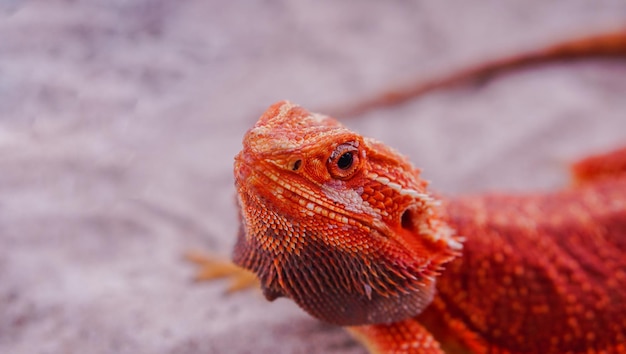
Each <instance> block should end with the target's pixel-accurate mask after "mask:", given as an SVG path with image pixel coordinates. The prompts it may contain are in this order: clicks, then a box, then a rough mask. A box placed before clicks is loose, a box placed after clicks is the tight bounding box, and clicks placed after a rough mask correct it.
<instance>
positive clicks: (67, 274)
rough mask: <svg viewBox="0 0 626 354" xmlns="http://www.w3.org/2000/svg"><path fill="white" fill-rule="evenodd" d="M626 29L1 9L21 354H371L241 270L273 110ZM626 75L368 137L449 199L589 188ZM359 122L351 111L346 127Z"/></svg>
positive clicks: (2, 334) (382, 17)
mask: <svg viewBox="0 0 626 354" xmlns="http://www.w3.org/2000/svg"><path fill="white" fill-rule="evenodd" d="M623 26H626V3H623V2H618V1H611V0H606V1H594V2H589V1H582V0H558V1H552V2H550V3H545V2H544V1H528V0H515V1H508V2H506V3H503V2H501V1H496V0H492V1H478V0H471V1H464V2H455V3H454V4H452V3H444V2H435V1H418V0H416V1H385V2H382V1H356V0H353V1H343V2H337V1H329V0H322V1H312V0H311V1H299V2H291V1H280V0H276V1H217V0H214V1H199V0H186V1H165V0H152V1H148V0H135V1H122V0H107V1H104V0H102V1H97V0H91V1H89V0H45V1H43V0H41V1H19V0H0V352H1V353H252V352H254V353H363V352H364V351H363V349H361V348H360V347H359V346H358V345H357V344H356V343H355V342H354V341H353V340H352V339H351V338H350V337H349V336H348V335H347V334H346V333H344V332H343V331H341V330H340V329H338V328H336V327H333V326H329V325H324V324H321V323H319V322H318V321H316V320H314V319H312V318H310V317H308V316H307V315H305V314H304V313H302V312H301V311H300V310H299V309H298V308H297V307H296V306H295V305H293V304H292V303H291V302H289V301H286V300H277V301H275V302H273V303H268V302H266V301H265V299H263V297H262V296H261V295H260V294H259V293H258V292H254V291H251V292H242V293H237V294H234V295H226V294H225V288H226V283H225V282H222V281H217V282H213V283H207V284H195V283H193V282H192V278H193V270H194V269H193V267H191V266H190V265H189V264H187V263H186V262H185V261H184V260H183V258H182V255H183V253H184V252H186V251H188V250H204V251H206V252H210V253H212V254H216V255H219V256H222V257H224V258H227V257H228V256H229V254H230V249H231V247H232V245H233V244H234V240H235V236H236V230H237V216H236V210H235V206H234V188H233V179H232V160H233V156H234V155H235V154H236V153H237V152H238V150H239V149H240V146H241V145H240V144H241V138H242V136H243V134H244V132H245V131H246V130H247V129H248V128H249V127H251V126H252V124H254V122H255V121H256V119H257V118H258V116H259V115H260V114H261V113H262V112H263V110H264V109H265V108H266V107H268V106H269V105H270V104H271V103H273V102H275V101H277V100H281V99H289V100H292V101H294V102H297V103H299V104H301V105H303V106H305V107H307V108H309V109H311V110H314V111H315V110H324V109H326V108H328V107H333V108H341V107H342V106H343V105H346V104H348V103H350V102H356V101H359V100H361V99H364V98H367V97H372V96H375V95H376V94H377V93H380V92H383V91H385V90H387V89H390V88H394V87H399V86H403V85H407V84H410V83H414V82H418V81H419V80H422V79H424V78H430V77H436V76H438V75H443V74H446V73H450V72H452V71H454V70H458V69H461V68H465V67H468V66H471V65H472V64H478V63H481V62H482V61H484V60H487V59H491V58H496V57H500V56H505V55H511V54H514V53H520V52H523V51H525V50H531V49H536V48H539V47H542V46H545V45H548V44H550V43H554V42H557V41H560V40H565V39H571V38H576V37H580V36H584V35H588V34H593V33H598V32H602V31H606V30H612V29H615V28H619V27H623ZM625 94H626V65H625V63H624V62H623V61H620V60H588V61H583V62H577V63H567V64H563V63H561V64H559V63H556V64H549V65H542V66H537V67H532V68H524V69H521V70H518V71H514V72H512V73H507V74H505V75H501V76H497V77H495V78H492V79H490V80H488V81H486V82H481V83H480V84H466V85H460V86H456V87H453V88H450V89H445V90H440V91H436V92H433V93H431V94H428V95H426V96H423V97H421V98H419V99H415V100H412V101H410V102H408V103H406V104H402V105H398V106H395V107H392V108H388V109H380V110H375V111H371V112H368V113H366V114H363V115H361V116H358V117H355V118H354V119H350V120H346V124H347V125H349V126H350V127H351V128H354V129H356V130H357V131H359V132H361V133H362V134H364V135H369V136H374V137H377V138H379V139H381V140H383V141H386V142H388V143H390V145H392V146H394V147H396V148H397V149H399V150H400V151H402V152H404V153H405V154H407V155H408V156H410V158H411V160H412V161H413V162H414V163H415V164H416V165H417V166H420V167H421V168H422V169H423V170H424V176H425V177H426V178H428V179H430V180H431V181H432V186H433V189H436V190H437V191H439V192H441V193H443V194H448V195H456V194H464V193H479V192H485V191H512V192H528V191H532V190H548V189H553V188H558V187H559V186H562V185H565V184H567V183H568V176H567V164H568V163H569V162H570V161H573V160H575V159H576V158H578V157H580V156H584V155H585V154H587V153H596V152H602V151H606V150H607V149H611V148H613V147H617V146H619V145H624V144H626V100H625V99H624V97H626V96H625ZM338 118H341V117H338Z"/></svg>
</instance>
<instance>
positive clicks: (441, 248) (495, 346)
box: [233, 102, 626, 353]
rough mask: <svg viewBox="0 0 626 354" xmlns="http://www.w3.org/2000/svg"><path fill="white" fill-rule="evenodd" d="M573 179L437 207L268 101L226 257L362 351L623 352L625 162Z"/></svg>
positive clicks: (373, 157) (387, 165) (586, 164)
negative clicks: (543, 189) (340, 330)
mask: <svg viewBox="0 0 626 354" xmlns="http://www.w3.org/2000/svg"><path fill="white" fill-rule="evenodd" d="M574 170H575V173H577V177H578V178H579V182H578V186H576V187H575V188H574V187H572V188H568V189H564V190H561V191H557V192H553V193H549V194H535V195H524V196H513V195H486V196H475V197H465V198H458V199H446V200H440V199H439V198H437V197H436V196H434V195H432V194H431V193H430V192H429V191H428V190H427V182H425V181H424V180H423V179H421V177H420V171H419V170H418V169H416V168H414V167H413V166H412V165H411V164H410V163H409V162H408V161H407V159H405V158H404V157H403V156H402V155H400V154H399V153H397V152H395V151H394V150H392V149H391V148H389V147H387V146H386V145H384V144H382V143H380V142H378V141H375V140H373V139H369V138H364V137H362V136H360V135H358V134H356V133H354V132H352V131H350V130H348V129H346V128H345V127H343V126H342V125H341V124H340V123H338V122H337V121H336V120H334V119H333V118H330V117H327V116H323V115H320V114H312V113H309V112H308V111H306V110H305V109H303V108H301V107H299V106H296V105H294V104H291V103H289V102H279V103H276V104H274V105H273V106H272V107H270V108H269V109H268V110H267V111H266V112H265V114H263V116H262V117H261V118H260V119H259V121H258V122H257V123H256V125H255V126H254V127H253V128H252V129H251V130H250V131H248V133H247V134H246V135H245V137H244V141H243V150H242V151H241V152H240V153H239V154H238V155H237V157H236V159H235V181H236V187H237V192H238V204H239V207H240V212H241V217H242V223H241V231H240V233H239V237H238V240H237V244H236V246H235V251H234V257H233V259H234V262H235V263H236V264H237V265H239V266H241V267H243V268H246V269H248V270H250V271H252V272H254V273H255V274H256V276H258V278H259V280H260V283H261V286H262V288H263V292H264V294H265V296H266V297H267V298H268V299H269V300H273V299H275V298H277V297H279V296H286V297H288V298H290V299H292V300H294V301H295V302H296V303H297V304H298V305H299V306H300V307H302V308H303V309H304V310H306V311H307V312H308V313H310V314H311V315H313V316H315V317H317V318H319V319H321V320H323V321H326V322H330V323H333V324H338V325H341V326H348V328H349V330H350V331H351V332H352V333H353V334H354V335H355V336H356V337H357V338H358V339H360V340H361V341H363V342H364V343H365V344H366V346H367V347H368V348H369V349H370V350H371V351H372V352H375V353H401V352H402V353H442V352H443V351H444V350H445V351H447V352H476V353H487V352H489V353H492V352H493V353H527V352H533V353H565V352H606V353H609V352H611V353H626V344H625V342H626V149H623V150H621V151H619V152H616V153H614V154H612V155H607V156H605V157H595V158H590V159H588V160H583V161H582V162H580V163H579V164H577V165H576V167H575V169H574ZM594 171H595V172H594ZM459 235H463V237H461V236H459Z"/></svg>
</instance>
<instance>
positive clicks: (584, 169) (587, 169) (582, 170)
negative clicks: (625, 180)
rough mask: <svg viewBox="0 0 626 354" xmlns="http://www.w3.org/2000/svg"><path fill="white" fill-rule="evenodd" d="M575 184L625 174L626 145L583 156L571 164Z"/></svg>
mask: <svg viewBox="0 0 626 354" xmlns="http://www.w3.org/2000/svg"><path fill="white" fill-rule="evenodd" d="M571 171H572V175H573V178H574V182H575V184H583V183H586V182H592V181H595V180H597V179H599V178H604V177H615V176H618V175H621V174H625V175H626V147H624V148H621V149H618V150H614V151H611V152H608V153H605V154H600V155H593V156H589V157H587V158H584V159H582V160H580V161H578V162H576V163H574V164H573V165H572V166H571Z"/></svg>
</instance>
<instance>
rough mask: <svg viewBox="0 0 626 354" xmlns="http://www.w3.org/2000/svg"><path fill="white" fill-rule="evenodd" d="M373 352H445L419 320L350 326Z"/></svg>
mask: <svg viewBox="0 0 626 354" xmlns="http://www.w3.org/2000/svg"><path fill="white" fill-rule="evenodd" d="M348 331H349V332H350V333H351V334H352V336H353V337H355V338H356V339H357V340H358V341H359V342H361V343H363V345H365V347H366V348H367V349H368V351H369V352H370V353H372V354H374V353H376V354H391V353H397V354H400V353H404V354H443V353H444V352H443V350H441V348H440V346H439V343H438V342H437V341H436V340H435V338H434V337H433V336H432V335H431V334H430V333H429V332H428V330H426V328H424V327H423V326H422V325H421V324H420V323H419V322H417V320H415V319H413V318H411V319H408V320H404V321H400V322H395V323H391V324H377V325H366V326H354V327H348Z"/></svg>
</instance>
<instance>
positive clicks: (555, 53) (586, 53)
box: [331, 28, 626, 118]
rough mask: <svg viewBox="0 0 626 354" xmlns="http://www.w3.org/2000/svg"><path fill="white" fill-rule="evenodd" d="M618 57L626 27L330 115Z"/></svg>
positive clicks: (625, 49)
mask: <svg viewBox="0 0 626 354" xmlns="http://www.w3.org/2000/svg"><path fill="white" fill-rule="evenodd" d="M616 57H626V28H622V29H620V30H616V31H613V32H606V33H601V34H596V35H592V36H588V37H583V38H577V39H574V40H568V41H565V42H561V43H558V44H554V45H550V46H548V47H545V48H541V49H539V50H534V51H529V52H526V53H522V54H516V55H513V56H509V57H504V58H499V59H495V60H491V61H487V62H485V63H483V64H480V65H478V66H473V67H469V68H467V69H462V70H460V71H456V72H454V73H452V74H451V75H447V76H443V77H439V78H435V79H432V80H427V81H420V82H417V83H415V84H413V85H409V86H406V87H401V88H398V89H392V90H389V91H386V92H384V93H382V94H379V95H377V96H376V97H372V98H369V99H365V100H363V101H361V102H357V103H353V104H350V105H348V108H346V109H339V110H331V112H332V113H333V114H332V115H333V116H335V117H342V118H345V117H351V116H355V115H358V114H362V113H365V112H367V111H370V110H373V109H379V108H384V107H389V106H393V105H396V104H400V103H404V102H406V101H409V100H411V99H413V98H415V97H418V96H420V95H423V94H425V93H428V92H431V91H434V90H438V89H441V88H444V87H449V86H453V85H457V84H461V83H464V82H469V81H472V80H486V79H488V78H490V77H493V76H495V75H499V74H502V73H504V72H507V71H511V70H513V69H518V68H521V67H524V66H529V65H534V64H540V63H548V62H555V61H566V60H580V59H587V58H616Z"/></svg>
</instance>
